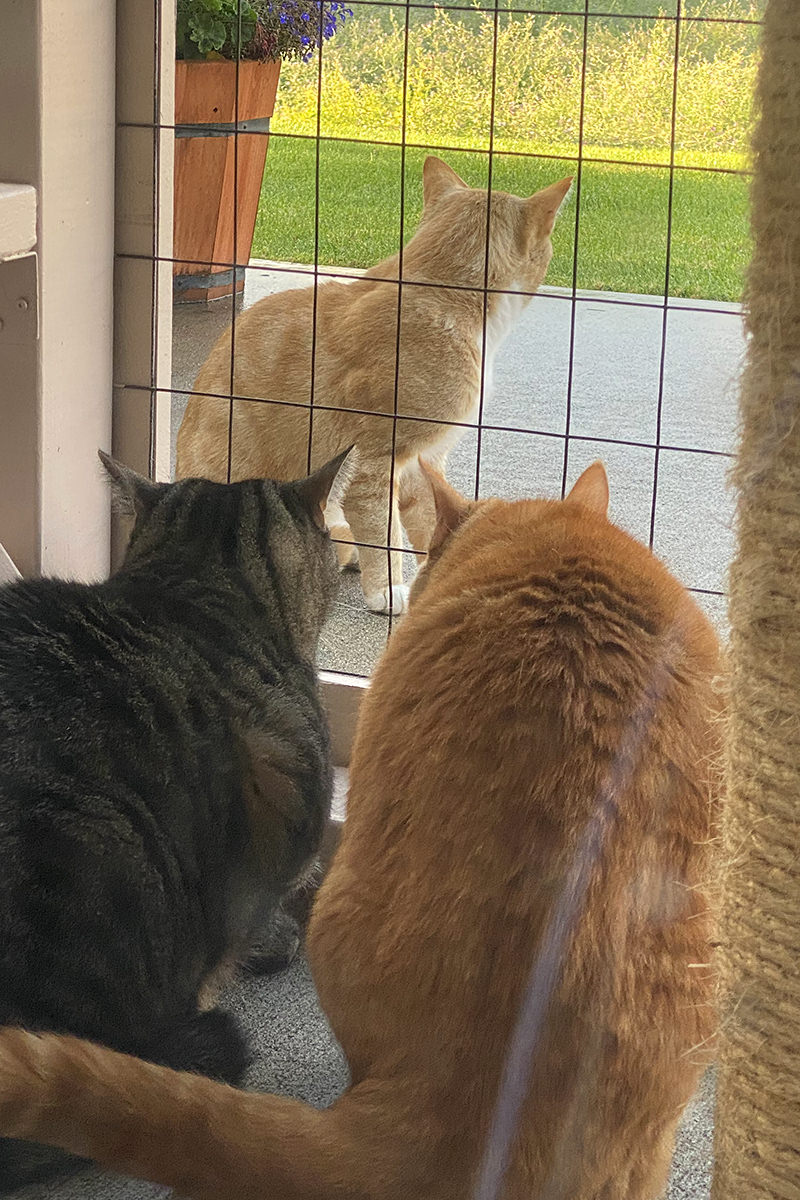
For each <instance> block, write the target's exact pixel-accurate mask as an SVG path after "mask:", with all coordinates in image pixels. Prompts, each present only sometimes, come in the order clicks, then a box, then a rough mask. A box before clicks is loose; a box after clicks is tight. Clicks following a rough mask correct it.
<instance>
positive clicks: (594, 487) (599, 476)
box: [566, 460, 608, 517]
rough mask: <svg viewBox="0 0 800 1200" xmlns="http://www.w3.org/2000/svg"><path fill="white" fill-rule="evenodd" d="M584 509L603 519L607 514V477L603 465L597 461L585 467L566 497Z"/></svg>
mask: <svg viewBox="0 0 800 1200" xmlns="http://www.w3.org/2000/svg"><path fill="white" fill-rule="evenodd" d="M566 499H567V500H574V501H575V502H576V503H577V504H582V505H583V506H584V508H590V509H591V510H592V512H596V513H599V514H600V516H602V517H605V516H607V514H608V476H607V475H606V469H605V467H604V466H603V464H602V463H601V462H600V461H599V460H598V461H597V462H593V463H592V465H591V466H590V467H587V468H586V470H585V471H584V472H583V474H582V475H580V476H579V477H578V479H577V480H576V482H575V483H574V484H573V485H572V488H571V489H570V491H569V493H568V494H567V496H566Z"/></svg>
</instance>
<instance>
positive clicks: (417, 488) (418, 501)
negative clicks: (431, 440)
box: [396, 450, 447, 553]
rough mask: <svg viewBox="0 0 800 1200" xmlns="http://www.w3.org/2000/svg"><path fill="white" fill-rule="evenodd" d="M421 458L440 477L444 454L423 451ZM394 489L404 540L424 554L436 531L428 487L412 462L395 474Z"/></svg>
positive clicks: (434, 512)
mask: <svg viewBox="0 0 800 1200" xmlns="http://www.w3.org/2000/svg"><path fill="white" fill-rule="evenodd" d="M423 457H424V458H425V461H426V462H428V463H430V465H431V466H432V467H435V468H436V470H437V471H440V472H441V473H442V474H443V475H444V473H445V462H446V460H447V452H446V450H443V451H440V452H439V453H435V452H432V451H423ZM396 486H397V502H398V507H399V511H400V520H401V521H402V523H403V528H404V529H405V531H406V533H407V534H408V540H409V542H410V543H411V545H412V546H413V547H414V549H415V550H419V551H420V552H422V553H427V550H428V546H429V545H430V542H431V538H432V537H433V531H434V529H435V528H436V509H435V507H434V503H433V493H432V491H431V485H430V484H429V483H428V481H427V479H425V477H424V476H423V474H422V472H421V470H420V468H419V463H418V462H417V460H416V458H413V459H411V461H410V462H408V463H406V464H405V466H404V467H403V469H402V471H401V472H399V474H398V477H397V485H396Z"/></svg>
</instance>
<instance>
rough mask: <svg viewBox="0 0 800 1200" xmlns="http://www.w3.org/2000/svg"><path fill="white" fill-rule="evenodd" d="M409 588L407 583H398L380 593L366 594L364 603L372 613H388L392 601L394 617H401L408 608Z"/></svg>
mask: <svg viewBox="0 0 800 1200" xmlns="http://www.w3.org/2000/svg"><path fill="white" fill-rule="evenodd" d="M408 593H409V586H408V584H407V583H396V584H394V586H393V587H391V588H388V587H385V588H383V589H382V590H381V591H379V592H370V593H369V595H367V594H366V592H365V593H364V602H365V603H366V606H367V608H368V609H369V610H370V612H374V613H388V612H389V608H390V601H391V612H392V616H395V617H399V616H400V614H401V613H404V612H405V611H406V609H407V608H408Z"/></svg>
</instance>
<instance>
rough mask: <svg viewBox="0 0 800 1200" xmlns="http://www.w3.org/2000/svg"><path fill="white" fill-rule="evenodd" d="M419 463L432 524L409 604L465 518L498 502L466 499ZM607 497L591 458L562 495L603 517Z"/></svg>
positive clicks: (605, 483)
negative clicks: (429, 497) (429, 496)
mask: <svg viewBox="0 0 800 1200" xmlns="http://www.w3.org/2000/svg"><path fill="white" fill-rule="evenodd" d="M419 465H420V469H421V470H422V473H423V475H425V477H426V478H427V480H428V482H429V484H430V486H431V491H432V492H433V502H434V506H435V509H436V526H435V528H434V531H433V536H432V537H431V542H430V546H429V547H428V554H427V557H426V559H425V561H424V562H423V564H422V565H421V567H420V569H419V571H418V572H417V577H416V579H415V580H414V584H413V586H412V588H411V595H410V597H409V599H410V602H411V603H412V604H413V602H414V601H415V600H416V599H418V598H419V596H420V594H421V593H422V591H423V590H424V589H425V587H426V586H427V584H428V582H429V581H430V578H431V574H432V572H433V571H434V570H435V568H436V564H437V563H438V561H439V559H440V558H441V557H442V554H443V553H444V551H445V550H446V548H447V547H448V545H449V544H450V542H451V541H452V539H453V538H454V537H455V536H456V535H457V534H458V532H459V531H460V530H461V529H462V528H463V527H464V525H465V524H466V523H467V521H469V520H470V518H471V517H472V516H474V515H476V514H477V513H479V512H481V511H483V510H485V509H486V508H488V507H489V506H490V505H495V504H497V503H498V502H497V501H496V500H467V499H466V497H464V496H462V495H461V493H460V492H457V491H456V489H455V488H454V487H453V486H452V485H451V484H449V483H448V482H447V480H446V479H445V478H444V476H443V475H441V474H440V473H439V472H438V471H437V470H435V468H433V467H432V466H430V465H429V464H428V463H426V462H425V460H424V459H423V458H420V459H419ZM608 499H609V493H608V476H607V475H606V469H605V467H604V466H603V464H602V463H601V462H594V463H592V465H591V466H590V467H587V468H586V470H585V471H584V472H583V474H582V475H580V476H579V478H578V479H577V480H576V482H575V483H574V484H573V486H572V488H571V490H570V491H569V492H568V493H567V495H566V496H565V498H564V500H563V503H564V504H579V505H582V507H583V508H585V509H587V510H588V511H589V512H591V513H593V514H594V515H595V516H599V517H603V518H606V517H607V516H608Z"/></svg>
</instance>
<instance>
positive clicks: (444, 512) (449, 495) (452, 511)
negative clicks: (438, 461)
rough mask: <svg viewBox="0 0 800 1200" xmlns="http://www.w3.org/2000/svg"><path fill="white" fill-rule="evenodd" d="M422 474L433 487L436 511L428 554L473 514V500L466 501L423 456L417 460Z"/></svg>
mask: <svg viewBox="0 0 800 1200" xmlns="http://www.w3.org/2000/svg"><path fill="white" fill-rule="evenodd" d="M417 461H418V463H419V467H420V470H421V471H422V474H423V475H424V476H425V478H426V479H427V481H428V483H429V484H430V485H431V491H432V492H433V503H434V507H435V509H436V528H435V529H434V531H433V537H432V538H431V544H430V546H428V553H429V554H430V552H431V551H432V550H438V548H439V547H440V546H441V545H442V543H443V542H446V541H447V539H448V538H449V537H450V536H451V534H453V533H455V531H456V530H457V529H458V527H459V525H461V524H462V523H463V522H464V521H465V520H466V518H467V517H468V516H469V514H470V513H471V512H472V509H473V504H472V501H471V500H465V499H464V497H463V496H462V495H461V493H460V492H457V491H456V489H455V488H454V487H452V486H451V485H450V484H449V483H448V482H447V480H446V479H445V477H444V475H442V474H440V472H439V471H437V470H436V468H435V467H432V466H431V465H430V463H427V462H426V461H425V459H424V458H422V457H421V456H420V457H419V458H418V459H417Z"/></svg>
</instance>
